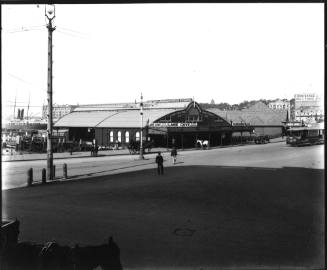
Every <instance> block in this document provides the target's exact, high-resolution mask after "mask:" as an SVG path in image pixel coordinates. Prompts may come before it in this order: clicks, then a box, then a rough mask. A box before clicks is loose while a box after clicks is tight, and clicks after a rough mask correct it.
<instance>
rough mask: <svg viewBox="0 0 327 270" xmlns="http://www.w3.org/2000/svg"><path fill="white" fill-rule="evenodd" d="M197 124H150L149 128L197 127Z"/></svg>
mask: <svg viewBox="0 0 327 270" xmlns="http://www.w3.org/2000/svg"><path fill="white" fill-rule="evenodd" d="M197 126H198V123H152V124H151V125H150V127H181V128H184V127H197Z"/></svg>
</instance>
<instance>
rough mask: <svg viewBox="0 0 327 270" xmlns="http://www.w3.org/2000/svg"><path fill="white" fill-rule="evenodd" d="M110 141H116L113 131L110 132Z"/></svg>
mask: <svg viewBox="0 0 327 270" xmlns="http://www.w3.org/2000/svg"><path fill="white" fill-rule="evenodd" d="M109 141H110V142H114V132H113V131H110V132H109Z"/></svg>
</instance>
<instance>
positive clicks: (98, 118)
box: [54, 109, 177, 128]
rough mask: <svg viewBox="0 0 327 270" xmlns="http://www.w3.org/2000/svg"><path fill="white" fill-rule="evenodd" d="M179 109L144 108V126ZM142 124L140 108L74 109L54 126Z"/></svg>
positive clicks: (133, 125) (136, 125) (128, 125)
mask: <svg viewBox="0 0 327 270" xmlns="http://www.w3.org/2000/svg"><path fill="white" fill-rule="evenodd" d="M175 111H177V109H149V110H147V109H144V110H143V126H146V125H147V124H151V123H153V122H154V121H155V120H157V119H158V118H161V117H163V116H165V115H166V114H169V113H172V112H175ZM140 126H141V116H140V111H139V110H120V111H117V110H116V111H92V110H91V111H74V112H71V113H69V114H67V115H65V116H63V117H62V118H60V119H59V120H58V121H57V122H56V123H55V124H54V127H102V128H105V127H111V128H112V127H118V128H120V127H128V128H133V127H135V128H138V127H140Z"/></svg>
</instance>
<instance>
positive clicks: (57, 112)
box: [42, 104, 77, 121]
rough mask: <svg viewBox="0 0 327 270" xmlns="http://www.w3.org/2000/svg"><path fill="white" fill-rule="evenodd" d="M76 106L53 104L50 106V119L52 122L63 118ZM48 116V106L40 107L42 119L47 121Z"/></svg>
mask: <svg viewBox="0 0 327 270" xmlns="http://www.w3.org/2000/svg"><path fill="white" fill-rule="evenodd" d="M76 107H77V106H76V105H68V104H66V105H58V104H54V105H53V106H52V118H53V120H54V121H56V120H58V119H59V118H61V117H63V116H64V115H66V114H68V113H70V112H72V111H73V110H74V109H75V108H76ZM47 116H48V105H43V106H42V118H43V119H47Z"/></svg>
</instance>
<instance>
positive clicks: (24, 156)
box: [2, 148, 167, 162]
mask: <svg viewBox="0 0 327 270" xmlns="http://www.w3.org/2000/svg"><path fill="white" fill-rule="evenodd" d="M158 151H161V152H165V151H167V149H166V148H153V149H151V152H150V153H149V154H151V153H152V154H153V153H156V152H158ZM147 154H148V152H146V153H145V155H147ZM119 155H131V154H130V153H129V151H128V149H121V150H104V151H99V152H98V156H97V157H104V156H119ZM137 155H138V154H137ZM137 155H136V154H134V156H137ZM88 157H91V152H90V151H87V152H73V153H72V155H71V154H70V152H62V153H53V158H54V159H68V158H88ZM46 159H47V153H28V152H25V153H21V154H20V153H19V152H17V153H14V154H13V155H11V154H10V150H9V152H8V153H6V154H2V161H4V162H10V161H27V160H28V161H33V160H46Z"/></svg>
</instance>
